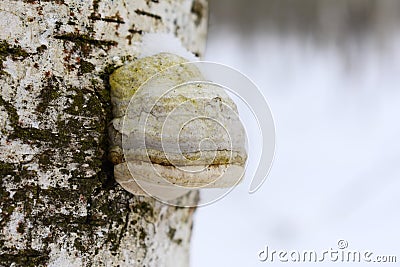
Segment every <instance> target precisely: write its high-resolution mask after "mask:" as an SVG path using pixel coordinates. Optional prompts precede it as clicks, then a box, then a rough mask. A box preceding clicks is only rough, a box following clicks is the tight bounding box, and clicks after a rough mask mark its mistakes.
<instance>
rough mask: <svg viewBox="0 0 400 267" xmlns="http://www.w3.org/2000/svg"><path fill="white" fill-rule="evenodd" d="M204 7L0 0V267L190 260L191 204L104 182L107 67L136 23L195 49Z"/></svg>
mask: <svg viewBox="0 0 400 267" xmlns="http://www.w3.org/2000/svg"><path fill="white" fill-rule="evenodd" d="M206 8H207V3H206V2H205V1H203V0H179V1H145V0H143V1H134V0H125V1H123V0H118V1H104V0H103V1H102V0H90V1H73V0H58V1H43V0H42V1H35V0H29V1H28V0H24V1H15V0H3V1H1V2H0V28H1V29H2V30H1V31H0V132H1V136H0V214H1V217H0V266H186V265H187V264H188V246H189V241H190V233H191V226H192V213H193V209H183V208H177V207H169V206H165V205H163V204H161V203H158V202H157V201H155V200H153V199H151V198H146V197H135V196H133V195H131V194H129V193H127V192H126V191H124V190H123V189H122V188H121V187H119V186H118V185H117V184H116V183H115V181H114V179H113V174H112V164H111V163H110V162H109V161H108V159H107V155H106V151H107V149H108V143H107V124H108V122H109V121H110V120H111V103H110V96H109V84H108V76H109V75H110V73H112V71H113V70H114V69H115V68H116V67H118V66H119V65H120V64H123V63H124V62H125V61H127V60H132V59H134V58H135V57H136V55H137V54H138V52H139V51H138V47H139V46H138V45H137V44H138V43H139V42H140V40H141V35H142V34H144V33H146V32H162V33H173V34H175V35H176V36H177V37H178V38H179V39H180V40H181V41H182V43H183V44H184V45H185V47H186V48H187V49H188V50H190V51H192V52H193V53H196V54H199V55H201V54H202V52H203V51H204V42H205V34H206V24H207V18H206V16H205V14H207V12H206ZM201 10H202V11H201ZM199 11H201V12H199ZM116 59H118V60H116ZM186 197H187V198H197V197H198V196H197V195H196V194H191V195H188V196H186ZM177 259H179V260H177Z"/></svg>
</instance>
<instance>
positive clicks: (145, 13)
mask: <svg viewBox="0 0 400 267" xmlns="http://www.w3.org/2000/svg"><path fill="white" fill-rule="evenodd" d="M135 13H136V14H138V15H142V16H147V17H150V18H153V19H156V20H162V18H161V16H159V15H156V14H153V13H149V12H146V11H143V10H140V9H136V10H135Z"/></svg>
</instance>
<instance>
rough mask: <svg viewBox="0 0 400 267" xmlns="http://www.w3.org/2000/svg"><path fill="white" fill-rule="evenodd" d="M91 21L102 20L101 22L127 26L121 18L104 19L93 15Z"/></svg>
mask: <svg viewBox="0 0 400 267" xmlns="http://www.w3.org/2000/svg"><path fill="white" fill-rule="evenodd" d="M89 19H91V20H100V21H105V22H110V23H117V24H125V21H124V20H122V19H120V18H114V17H105V18H102V17H100V16H96V15H94V14H92V15H91V16H90V17H89Z"/></svg>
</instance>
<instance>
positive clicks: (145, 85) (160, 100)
mask: <svg viewBox="0 0 400 267" xmlns="http://www.w3.org/2000/svg"><path fill="white" fill-rule="evenodd" d="M110 85H111V101H112V104H113V115H114V118H113V120H112V122H111V123H110V131H109V133H110V139H111V144H112V147H111V149H110V158H111V160H112V162H113V163H114V165H115V166H114V176H115V179H116V181H117V182H118V183H119V184H120V185H121V186H122V187H123V188H125V189H126V190H128V191H129V192H131V193H133V194H135V195H147V196H148V195H150V196H153V197H156V198H158V199H160V200H170V199H175V198H177V197H179V196H181V195H183V194H185V193H187V192H188V191H190V190H196V189H201V188H229V187H233V186H235V185H236V184H237V183H238V182H239V181H240V180H241V178H242V177H243V173H244V166H245V163H246V159H247V153H246V149H245V143H246V138H245V136H246V135H245V131H244V128H243V126H242V124H241V121H240V119H239V116H238V111H237V107H236V105H235V103H234V102H233V101H232V99H231V98H230V97H229V96H228V94H227V93H226V92H225V90H224V89H223V87H222V86H219V85H216V84H213V83H211V82H210V81H207V80H206V79H205V78H204V77H203V75H202V73H201V72H200V70H199V69H198V68H197V67H196V65H195V64H192V63H190V62H187V60H185V59H184V58H182V57H180V56H177V55H174V54H170V53H160V54H157V55H153V56H149V57H145V58H141V59H138V60H136V61H134V62H133V63H130V64H127V65H125V66H123V67H120V68H119V69H117V70H116V71H115V72H114V73H113V74H112V75H111V76H110Z"/></svg>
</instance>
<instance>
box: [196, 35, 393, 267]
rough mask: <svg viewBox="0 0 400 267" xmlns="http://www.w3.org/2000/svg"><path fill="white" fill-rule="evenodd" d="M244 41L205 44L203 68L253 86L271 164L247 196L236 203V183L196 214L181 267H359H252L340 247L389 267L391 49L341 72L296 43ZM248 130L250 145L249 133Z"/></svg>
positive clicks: (335, 59)
mask: <svg viewBox="0 0 400 267" xmlns="http://www.w3.org/2000/svg"><path fill="white" fill-rule="evenodd" d="M397 36H398V35H397ZM251 37H252V36H251V35H250V36H247V37H246V38H249V39H247V40H243V38H244V37H242V36H236V35H235V34H234V33H233V32H229V31H224V30H220V31H218V32H217V33H214V34H212V33H211V35H210V38H209V42H208V52H207V58H206V59H207V60H212V61H216V62H221V63H224V64H227V65H230V66H232V67H235V68H238V69H240V70H242V71H243V72H244V73H245V74H247V75H248V76H249V77H250V78H252V79H253V80H254V81H255V82H256V83H257V84H258V85H259V87H260V88H261V90H262V91H263V93H264V94H265V96H266V97H267V99H268V101H269V103H270V106H271V109H272V113H273V114H274V117H275V124H276V132H277V136H276V139H277V145H276V147H277V149H276V157H275V161H274V164H273V167H272V171H271V173H270V175H269V177H268V178H267V180H266V182H265V183H264V185H263V186H262V187H261V189H260V190H259V191H257V192H256V193H255V194H252V195H249V194H248V193H247V191H248V187H249V183H250V178H251V177H247V178H246V180H245V181H244V182H243V183H242V184H241V185H240V186H239V187H237V188H236V189H235V190H234V191H233V192H232V193H231V194H229V195H228V196H227V197H225V198H224V199H222V200H220V201H218V202H217V203H214V204H212V205H209V206H206V207H202V208H200V209H198V210H197V212H196V218H195V226H194V234H193V242H192V247H191V266H193V267H203V266H211V267H212V266H230V267H236V266H237V267H243V266H246V267H248V266H268V265H269V266H288V265H289V266H310V265H312V266H363V265H364V264H365V263H343V262H339V263H338V262H336V263H330V262H329V261H326V262H325V263H322V264H315V263H290V262H289V263H279V262H273V263H271V262H260V261H259V260H258V258H257V254H258V252H259V251H260V250H261V249H263V248H264V247H265V246H266V245H268V246H269V248H270V249H275V250H278V251H279V250H286V251H291V250H299V251H303V250H315V251H316V252H321V253H322V251H324V250H329V249H330V248H333V249H337V242H338V240H340V239H344V240H346V241H347V242H348V244H349V248H348V249H351V250H355V251H357V250H359V251H364V250H369V251H371V252H374V255H395V256H397V261H398V262H399V261H400V251H399V250H398V248H399V247H400V227H399V225H400V212H399V203H400V194H399V189H400V179H399V178H400V164H399V160H400V142H399V136H400V119H399V117H400V90H399V86H400V76H399V73H400V49H399V48H400V42H399V40H396V39H395V37H393V38H392V39H391V40H390V42H391V43H390V44H387V48H386V49H385V51H382V50H379V49H378V48H376V47H375V48H374V47H371V46H369V45H368V42H367V43H365V44H361V45H360V47H358V48H357V49H355V51H356V52H355V53H353V54H352V56H353V59H352V60H351V61H349V60H348V58H347V57H346V54H344V53H341V52H340V51H339V50H338V49H336V48H329V47H328V46H325V47H323V46H317V45H314V44H312V43H310V42H308V43H305V42H303V41H300V40H299V39H296V38H289V37H286V38H282V37H276V36H273V35H272V36H271V35H270V36H265V35H263V34H261V33H260V34H259V35H254V36H253V39H251ZM349 62H350V63H349ZM246 121H247V122H248V123H249V125H250V124H251V123H250V121H248V120H247V119H246ZM246 121H245V123H246ZM248 130H249V131H250V139H251V135H252V133H254V132H256V130H255V128H254V125H253V126H251V125H250V126H248ZM249 146H250V148H249V149H250V151H249V153H250V159H249V161H250V162H249V163H250V165H255V164H256V161H257V159H254V156H253V158H251V157H252V155H257V153H259V150H258V152H257V149H259V147H260V145H259V143H257V142H256V143H255V142H254V141H252V140H249ZM261 164H263V163H261ZM398 262H397V264H399V263H398ZM368 266H381V265H379V264H373V263H370V264H368ZM385 266H397V265H396V263H395V264H393V263H392V264H386V265H385Z"/></svg>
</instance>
